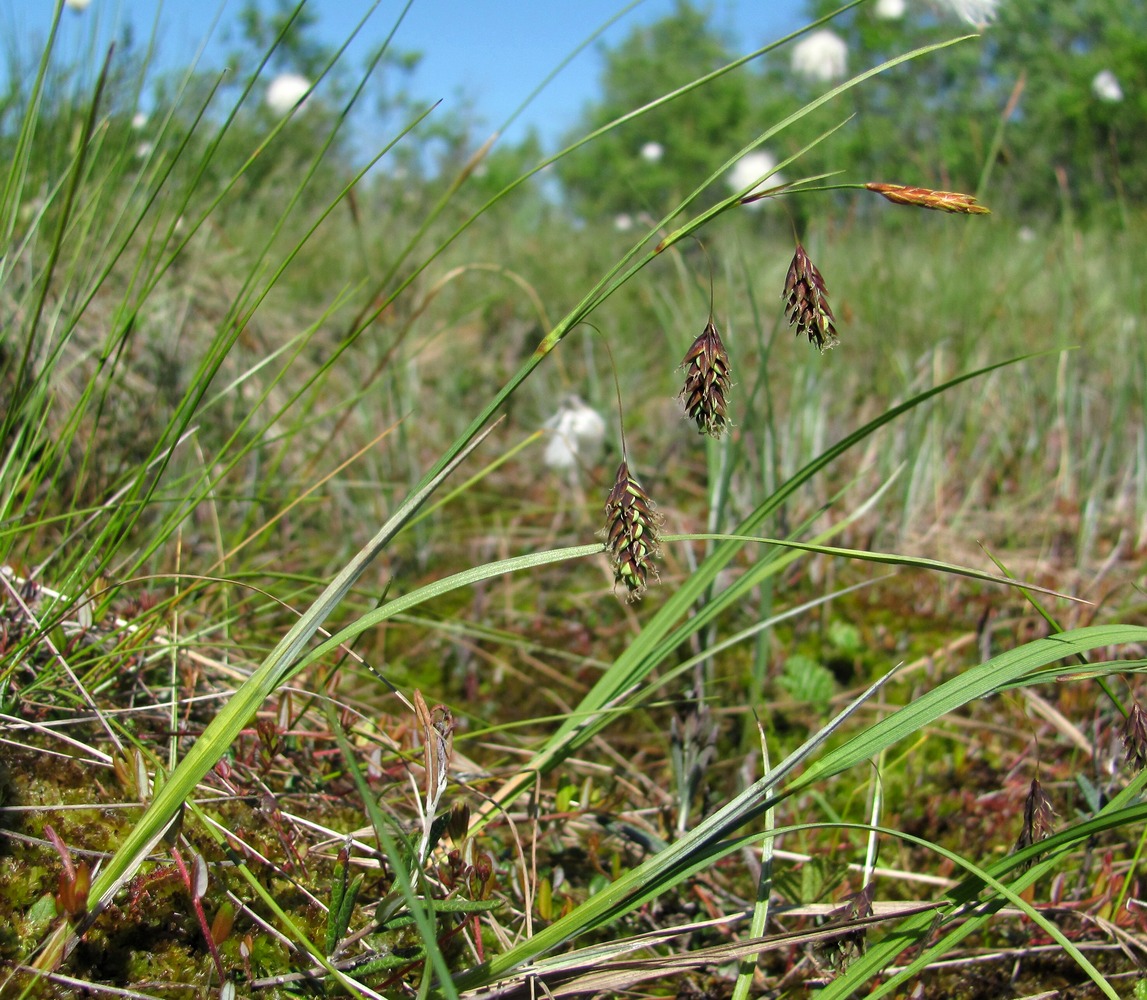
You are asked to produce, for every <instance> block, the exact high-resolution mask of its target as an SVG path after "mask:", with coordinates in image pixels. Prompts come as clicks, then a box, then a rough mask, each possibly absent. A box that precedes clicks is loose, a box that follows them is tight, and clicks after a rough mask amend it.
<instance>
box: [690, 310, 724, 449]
mask: <svg viewBox="0 0 1147 1000" xmlns="http://www.w3.org/2000/svg"><path fill="white" fill-rule="evenodd" d="M681 367H682V368H684V369H685V385H684V386H682V388H681V392H680V393H679V394H678V396H677V398H678V399H680V400H681V402H682V403H684V404H685V412H686V414H688V416H689V417H690V418H691V419H692V420H693V421H694V422H695V423H696V424H697V430H699V431H700V432H701V433H702V434H708V435H709V437H713V438H719V437H720V436H721V435H722V434H723V433H724V432H725V428H726V427H727V426H728V421H727V420H726V418H725V404H726V401H727V400H728V394H729V384H730V383H729V355H728V354H727V353H726V352H725V345H724V344H723V343H722V342H721V335H720V334H719V333H718V332H717V327H716V326H714V325H713V318H712V317H710V318H709V322H708V323H706V324H705V329H704V330H702V331H701V335H700V336H699V337H698V338H697V339H696V340H695V341H693V345H692V346H691V347H690V348H689V350H688V351H686V352H685V360H684V361H682V362H681Z"/></svg>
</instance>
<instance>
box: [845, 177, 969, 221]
mask: <svg viewBox="0 0 1147 1000" xmlns="http://www.w3.org/2000/svg"><path fill="white" fill-rule="evenodd" d="M864 186H865V187H866V188H868V190H869V191H875V192H876V193H877V194H882V195H884V197H885V198H887V199H888V200H889V201H890V202H892V203H893V204H894V205H915V206H916V207H917V208H931V209H934V210H935V211H938V212H951V213H953V214H955V215H989V214H991V209H990V208H985V207H984V206H983V205H981V204H979V203H978V202H977V201H976V199H975V197H974V196H972V195H970V194H963V193H962V192H960V191H934V190H933V189H932V188H924V187H911V186H909V185H906V184H879V183H877V182H876V181H870V182H869V183H867V184H865V185H864Z"/></svg>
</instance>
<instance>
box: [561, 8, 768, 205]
mask: <svg viewBox="0 0 1147 1000" xmlns="http://www.w3.org/2000/svg"><path fill="white" fill-rule="evenodd" d="M731 52H732V44H731V42H730V40H728V39H726V38H725V37H724V36H722V35H721V34H720V33H719V32H718V31H716V30H715V29H714V28H713V27H712V25H711V24H710V18H709V17H708V15H707V13H706V12H704V11H702V10H701V9H699V8H697V7H695V6H694V5H693V4H692V3H690V2H689V0H678V3H677V6H676V8H675V9H674V11H673V13H672V14H670V15H668V16H667V17H665V18H663V19H661V20H660V21H656V22H654V23H653V24H647V25H641V26H639V27H637V28H635V29H634V30H633V31H632V32H631V33H630V34H629V36H628V37H627V38H626V39H625V40H624V41H623V42H621V44H620V45H618V46H617V47H616V48H612V49H610V48H606V49H604V50H603V56H604V60H605V69H604V71H603V73H602V79H601V96H600V97H599V98H598V99H597V100H596V101H594V102H592V103H591V104H589V105H588V106H587V107H586V109H585V111H584V112H583V113H582V115H581V117H580V119H579V121H578V122H577V124H576V125H575V126H574V127H573V128H572V129H571V130H570V131H569V133H568V138H569V139H570V141H572V140H573V139H574V138H577V137H580V136H583V135H585V134H586V133H587V132H589V131H591V130H592V129H596V128H599V127H600V126H602V125H604V124H606V123H607V122H610V121H612V120H614V119H615V118H618V117H620V116H621V115H623V114H625V113H626V112H628V111H632V110H633V109H634V108H638V107H641V106H642V105H643V104H647V103H648V102H649V101H652V100H654V99H656V98H658V97H660V96H662V95H663V94H665V93H667V92H669V91H671V90H674V89H676V88H677V87H680V86H682V85H683V84H686V83H688V82H689V81H690V80H693V79H695V78H697V77H698V76H702V75H703V74H705V73H708V72H710V71H712V70H714V69H716V68H718V67H719V66H721V65H723V64H725V63H727V62H729V61H730V60H731V59H732V58H733V55H732V54H731ZM748 80H749V77H748V75H747V74H746V72H745V71H743V70H741V71H737V72H733V73H730V74H727V75H725V76H723V77H721V78H720V79H718V80H715V81H713V82H712V83H710V84H709V85H707V86H706V87H704V88H701V89H700V90H696V91H691V92H690V93H688V94H685V95H683V96H681V97H679V98H677V99H676V100H674V101H672V102H671V103H670V104H668V105H666V106H665V107H663V108H659V109H657V110H656V111H654V112H652V113H651V114H649V115H645V116H642V118H640V119H639V120H638V121H636V122H633V123H630V124H627V125H625V126H623V127H621V128H619V129H615V130H613V131H611V132H609V133H607V134H606V135H604V136H602V137H601V138H599V139H596V140H594V142H592V143H591V144H590V145H588V146H587V147H585V148H583V149H582V150H579V151H578V152H577V153H575V154H573V155H571V156H569V157H566V158H565V159H564V160H562V161H560V162H559V163H558V176H559V177H560V179H561V181H562V183H563V184H564V186H565V189H566V191H567V192H568V193H569V195H570V199H571V201H572V203H573V205H574V207H575V208H576V209H577V210H578V211H580V212H581V213H583V214H585V215H592V214H605V215H617V214H619V213H623V212H625V213H634V212H639V211H650V212H658V211H661V210H662V209H663V208H665V206H666V205H668V203H669V202H670V200H671V199H672V198H674V197H676V196H678V195H681V194H684V193H685V192H686V191H688V190H691V189H692V188H693V187H694V186H696V185H697V184H699V183H700V182H701V181H702V180H703V179H704V178H705V176H706V175H707V174H708V173H709V172H710V171H712V170H713V169H714V168H715V167H716V166H718V165H719V164H720V162H721V160H722V159H723V158H724V157H725V156H727V155H728V149H729V147H730V146H731V145H733V144H734V143H737V142H740V141H742V139H745V138H747V134H746V133H744V125H745V123H746V122H747V120H748V114H749V96H748ZM643 153H644V155H643Z"/></svg>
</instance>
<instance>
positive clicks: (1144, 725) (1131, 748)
mask: <svg viewBox="0 0 1147 1000" xmlns="http://www.w3.org/2000/svg"><path fill="white" fill-rule="evenodd" d="M1120 735H1121V736H1122V737H1123V750H1124V752H1125V753H1126V755H1127V762H1128V763H1129V764H1131V765H1132V766H1133V767H1134V768H1135V769H1136V770H1138V771H1142V770H1143V768H1144V767H1147V715H1145V714H1144V712H1143V708H1142V706H1141V705H1140V704H1139V702H1134V703H1133V704H1132V705H1131V711H1130V712H1128V713H1127V719H1126V721H1125V722H1124V723H1123V732H1122V733H1121V734H1120Z"/></svg>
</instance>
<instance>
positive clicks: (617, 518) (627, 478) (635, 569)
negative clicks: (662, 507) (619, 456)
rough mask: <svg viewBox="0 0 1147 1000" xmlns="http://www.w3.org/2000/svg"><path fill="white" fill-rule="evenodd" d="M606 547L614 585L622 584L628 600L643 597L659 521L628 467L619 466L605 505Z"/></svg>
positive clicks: (651, 567) (654, 575)
mask: <svg viewBox="0 0 1147 1000" xmlns="http://www.w3.org/2000/svg"><path fill="white" fill-rule="evenodd" d="M605 516H606V525H605V531H604V534H605V539H606V542H605V545H606V548H607V549H608V550H609V554H610V557H611V558H612V559H613V572H614V583H615V584H618V583H624V584H625V589H626V592H627V597H628V599H629V600H631V601H634V600H637V599H638V598H639V597H640V596H641V595H642V594H643V593H645V586H646V582H647V581H648V579H649V574H650V572H651V571H652V573H653V577H654V579H656V578H657V569H656V568H655V567H654V566H653V564H652V560H653V557H654V556H656V555H657V551H658V546H657V530H658V528H660V526H661V517H660V516H659V515H658V514H657V513H656V509H655V507H654V504H653V501H652V500H650V499H649V496H648V494H646V492H645V490H643V489H642V488H641V484H640V483H638V481H637V480H636V479H634V478H633V476H631V475H630V474H629V463H628V462H622V463H621V465H620V466H619V467H618V469H617V478H616V480H615V481H614V484H613V489H611V490H610V491H609V497H608V498H607V499H606V501H605Z"/></svg>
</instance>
